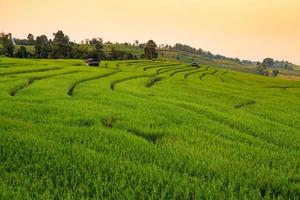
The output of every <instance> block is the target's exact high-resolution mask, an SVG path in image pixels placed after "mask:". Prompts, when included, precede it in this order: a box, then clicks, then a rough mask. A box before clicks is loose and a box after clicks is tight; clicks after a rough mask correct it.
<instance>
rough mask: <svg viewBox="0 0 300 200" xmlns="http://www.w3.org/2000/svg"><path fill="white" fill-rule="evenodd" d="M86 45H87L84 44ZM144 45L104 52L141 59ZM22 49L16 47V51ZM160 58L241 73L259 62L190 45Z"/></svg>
mask: <svg viewBox="0 0 300 200" xmlns="http://www.w3.org/2000/svg"><path fill="white" fill-rule="evenodd" d="M82 45H85V44H82ZM143 45H144V44H140V45H133V44H130V43H110V42H107V43H104V52H105V53H106V54H109V53H110V52H111V50H112V49H115V50H119V51H123V52H126V53H130V54H133V55H135V56H136V57H138V58H140V57H141V56H142V55H143V53H144V50H143ZM19 47H20V45H17V46H16V49H15V51H17V49H18V48H19ZM26 48H27V51H28V52H30V53H32V54H33V53H34V46H32V45H27V46H26ZM158 53H159V57H160V58H161V59H166V60H176V61H180V62H183V63H187V64H189V63H192V62H197V63H199V64H200V65H205V66H215V67H219V68H227V69H232V70H236V71H241V72H248V73H249V72H250V73H255V72H256V67H257V62H256V61H249V60H240V59H238V58H229V57H225V56H222V55H214V54H212V53H211V52H209V51H204V50H202V49H198V50H197V49H195V48H193V47H190V46H188V45H183V44H176V45H174V46H173V47H172V46H166V47H164V46H160V47H159V48H158ZM273 68H274V69H279V71H280V73H281V74H286V75H297V76H300V66H298V65H295V64H293V63H290V62H288V61H275V62H274V67H273Z"/></svg>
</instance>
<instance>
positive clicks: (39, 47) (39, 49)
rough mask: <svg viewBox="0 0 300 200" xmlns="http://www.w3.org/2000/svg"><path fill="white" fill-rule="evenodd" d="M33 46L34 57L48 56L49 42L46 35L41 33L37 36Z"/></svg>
mask: <svg viewBox="0 0 300 200" xmlns="http://www.w3.org/2000/svg"><path fill="white" fill-rule="evenodd" d="M34 47H35V57H36V58H48V56H49V53H50V42H49V41H48V38H47V36H45V35H41V36H39V37H37V38H36V41H35V44H34Z"/></svg>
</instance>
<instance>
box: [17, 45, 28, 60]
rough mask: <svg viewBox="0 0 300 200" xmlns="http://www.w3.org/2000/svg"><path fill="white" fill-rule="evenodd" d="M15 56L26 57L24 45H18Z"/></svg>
mask: <svg viewBox="0 0 300 200" xmlns="http://www.w3.org/2000/svg"><path fill="white" fill-rule="evenodd" d="M16 57H17V58H27V57H28V53H27V49H26V47H24V46H20V48H19V49H18V50H17V52H16Z"/></svg>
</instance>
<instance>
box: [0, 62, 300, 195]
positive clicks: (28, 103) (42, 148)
mask: <svg viewBox="0 0 300 200" xmlns="http://www.w3.org/2000/svg"><path fill="white" fill-rule="evenodd" d="M0 180H1V181H0V199H81V198H84V199H89V198H95V199H299V197H300V82H297V81H289V80H280V79H275V78H267V77H263V76H257V75H252V74H245V73H239V72H234V71H230V70H224V69H219V68H215V67H214V66H201V67H200V68H191V67H189V66H187V65H185V64H181V63H176V62H171V61H162V60H157V61H145V60H144V61H121V62H102V63H101V66H100V67H99V68H90V67H87V66H84V63H83V62H82V61H79V60H30V59H27V60H21V59H9V58H3V57H2V58H0Z"/></svg>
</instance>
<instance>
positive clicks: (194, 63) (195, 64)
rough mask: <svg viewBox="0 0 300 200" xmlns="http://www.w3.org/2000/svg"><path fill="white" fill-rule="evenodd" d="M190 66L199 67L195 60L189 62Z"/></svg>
mask: <svg viewBox="0 0 300 200" xmlns="http://www.w3.org/2000/svg"><path fill="white" fill-rule="evenodd" d="M191 67H199V64H198V63H196V62H193V63H191Z"/></svg>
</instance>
